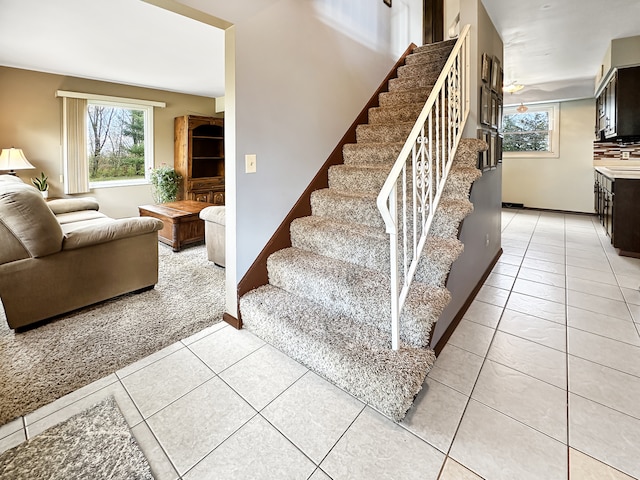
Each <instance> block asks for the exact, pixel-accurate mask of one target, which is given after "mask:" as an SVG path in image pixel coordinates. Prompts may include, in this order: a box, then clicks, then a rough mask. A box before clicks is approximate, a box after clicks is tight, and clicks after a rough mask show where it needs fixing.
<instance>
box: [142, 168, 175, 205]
mask: <svg viewBox="0 0 640 480" xmlns="http://www.w3.org/2000/svg"><path fill="white" fill-rule="evenodd" d="M150 180H151V185H152V187H153V188H152V194H153V199H154V201H155V202H156V203H167V202H175V201H176V197H177V196H178V189H179V187H180V180H182V177H181V176H180V174H178V172H176V171H175V170H174V169H173V168H172V167H169V166H167V165H162V166H161V167H158V168H154V169H152V170H151V175H150Z"/></svg>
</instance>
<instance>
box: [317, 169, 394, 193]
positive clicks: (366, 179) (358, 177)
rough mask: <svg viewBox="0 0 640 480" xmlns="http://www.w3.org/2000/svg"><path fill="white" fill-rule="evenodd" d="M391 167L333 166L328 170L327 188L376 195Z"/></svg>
mask: <svg viewBox="0 0 640 480" xmlns="http://www.w3.org/2000/svg"><path fill="white" fill-rule="evenodd" d="M391 165H392V164H391V163H388V164H377V165H376V164H373V165H334V166H332V167H331V168H329V188H330V189H332V190H340V191H344V192H351V193H374V194H378V193H379V192H380V190H381V189H382V185H384V182H385V181H386V180H387V177H388V176H389V172H390V171H391Z"/></svg>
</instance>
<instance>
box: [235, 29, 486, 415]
mask: <svg viewBox="0 0 640 480" xmlns="http://www.w3.org/2000/svg"><path fill="white" fill-rule="evenodd" d="M453 43H454V41H449V42H442V43H440V44H432V45H429V46H424V47H418V48H416V49H415V50H414V51H413V53H412V54H411V55H409V56H408V57H407V58H406V63H405V65H404V66H401V67H399V68H398V71H397V77H396V78H392V79H391V80H390V81H389V82H388V86H387V88H388V91H386V92H384V93H381V94H380V95H379V105H380V106H379V107H374V108H371V109H370V110H369V115H368V123H367V124H361V125H358V127H357V130H356V143H354V144H347V145H345V146H344V148H343V161H344V163H343V164H339V165H334V166H332V167H331V168H330V169H329V179H328V180H329V188H325V189H320V190H316V191H314V192H313V193H312V194H311V215H310V216H308V217H303V218H298V219H296V220H294V221H293V222H292V223H291V229H290V233H291V247H290V248H285V249H283V250H280V251H277V252H275V253H273V254H271V255H270V256H269V258H268V260H267V270H268V273H269V284H268V285H263V286H261V287H259V288H257V289H255V290H252V291H250V292H248V293H247V294H245V295H244V296H243V297H242V298H241V300H240V310H241V314H242V320H243V325H244V326H245V327H246V328H247V329H249V330H251V331H253V332H254V333H255V334H256V335H258V336H260V337H261V338H263V339H264V340H265V341H267V342H269V343H271V344H272V345H274V346H275V347H276V348H278V349H280V350H282V351H283V352H285V353H286V354H287V355H289V356H291V357H292V358H294V359H296V360H298V361H299V362H301V363H303V364H304V365H306V366H308V367H309V368H310V369H311V370H313V371H315V372H316V373H318V374H319V375H321V376H323V377H324V378H326V379H327V380H329V381H331V382H333V383H334V384H336V385H338V386H339V387H341V388H343V389H344V390H346V391H347V392H349V393H351V394H352V395H354V396H356V397H357V398H359V399H360V400H362V401H363V402H366V403H367V404H369V405H370V406H372V407H373V408H375V409H377V410H379V411H380V412H382V413H383V414H385V415H387V416H388V417H390V418H392V419H393V420H396V421H400V420H402V418H403V417H404V416H405V414H406V412H407V410H408V409H409V408H410V407H411V405H412V404H413V399H414V398H415V396H416V395H417V394H418V392H419V391H420V389H421V388H422V384H423V382H424V379H425V377H426V375H427V373H428V372H429V370H430V368H431V366H432V365H433V362H434V360H435V354H434V352H433V350H431V348H430V347H429V345H430V339H431V332H432V330H433V326H434V324H435V322H436V321H437V320H438V318H439V317H440V315H441V313H442V311H443V310H444V308H445V307H446V306H447V304H448V303H449V301H450V293H449V291H448V290H447V289H446V282H447V278H448V275H449V271H450V269H451V265H452V263H453V262H454V261H456V259H457V258H458V256H459V255H460V254H461V252H462V250H463V245H462V243H461V242H460V240H459V239H458V232H459V228H460V224H461V222H462V221H463V220H464V218H465V217H466V216H467V215H468V214H469V213H470V212H471V211H472V210H473V205H472V204H471V202H470V201H469V192H470V189H471V185H472V184H473V182H475V181H476V180H477V179H478V178H479V177H480V176H481V175H482V172H480V170H478V169H477V168H476V164H477V162H478V152H479V151H485V150H486V149H487V144H486V143H485V142H483V141H480V140H477V139H462V140H461V141H460V144H459V145H458V147H457V150H456V151H455V156H454V157H453V161H452V166H451V170H450V172H449V176H448V179H447V183H446V184H445V187H444V191H443V194H442V198H441V200H440V203H439V205H438V209H437V210H436V213H435V217H434V219H433V223H432V225H431V230H430V231H429V235H428V237H427V242H426V246H425V248H424V250H423V253H422V257H421V260H420V262H419V264H418V267H417V270H416V273H415V277H414V279H415V281H414V283H413V284H412V286H411V289H410V290H409V293H408V295H407V299H406V303H405V307H404V311H403V313H402V315H401V327H400V341H401V342H400V348H399V349H398V350H397V351H394V350H392V349H391V321H390V318H391V302H390V298H391V287H390V285H391V279H390V274H389V272H390V270H389V265H390V248H389V235H388V234H387V233H386V230H385V225H384V222H383V220H382V216H381V215H380V212H379V210H378V208H377V205H376V198H377V196H378V193H379V192H380V190H381V188H382V186H383V184H384V182H385V181H386V179H387V176H388V174H389V172H390V170H391V167H392V165H393V164H394V162H395V160H396V158H397V157H398V155H399V152H400V150H401V149H402V146H403V145H404V142H405V140H406V138H407V136H408V134H409V132H410V131H411V129H412V127H413V124H414V122H415V120H416V119H417V118H418V115H419V113H420V111H421V110H422V108H423V106H424V104H425V101H426V100H427V97H428V96H429V94H430V92H431V85H432V84H433V83H434V82H435V79H436V78H438V75H439V73H440V70H442V68H443V65H444V64H445V62H446V59H447V57H448V55H449V53H450V52H451V50H452V48H453ZM443 144H446V142H445V141H443ZM408 188H409V187H408ZM399 191H402V190H401V189H399ZM407 210H408V213H407V212H405V213H406V214H407V215H411V211H412V210H411V209H407ZM407 244H408V245H411V244H412V242H411V239H408V241H407ZM409 254H410V255H411V254H412V252H409ZM402 262H403V258H402V257H401V256H400V258H399V263H400V264H401V266H402Z"/></svg>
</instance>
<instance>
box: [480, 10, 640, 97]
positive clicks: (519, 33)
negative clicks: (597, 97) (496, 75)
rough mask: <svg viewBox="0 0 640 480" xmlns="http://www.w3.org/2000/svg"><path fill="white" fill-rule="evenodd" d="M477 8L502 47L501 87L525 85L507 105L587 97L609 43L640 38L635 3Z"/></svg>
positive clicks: (592, 87)
mask: <svg viewBox="0 0 640 480" xmlns="http://www.w3.org/2000/svg"><path fill="white" fill-rule="evenodd" d="M482 3H483V4H484V6H485V8H486V9H487V12H488V13H489V16H490V17H491V19H492V21H493V23H494V24H495V26H496V28H497V30H498V32H500V36H501V37H502V40H503V42H504V62H503V64H504V75H505V84H508V83H509V82H512V81H513V82H517V83H520V84H523V85H525V88H524V89H523V90H521V91H520V93H518V94H513V101H512V102H510V101H509V98H505V103H507V104H508V103H520V102H521V101H522V102H524V103H527V102H531V101H545V100H565V99H573V98H586V97H592V96H593V94H594V88H595V84H594V78H595V75H596V72H598V71H599V70H600V64H601V63H602V60H603V58H604V56H605V53H606V51H607V48H608V46H609V45H610V43H611V40H613V39H616V38H625V37H631V36H635V35H640V0H606V1H603V0H526V1H522V0H520V1H514V0H482ZM507 96H509V95H508V94H507Z"/></svg>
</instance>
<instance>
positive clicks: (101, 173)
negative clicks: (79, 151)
mask: <svg viewBox="0 0 640 480" xmlns="http://www.w3.org/2000/svg"><path fill="white" fill-rule="evenodd" d="M87 130H88V132H87V141H88V146H87V161H88V163H89V181H90V182H105V181H114V180H117V181H123V180H139V179H144V178H145V110H140V109H135V108H126V107H120V106H112V105H105V104H100V103H92V102H89V104H88V108H87Z"/></svg>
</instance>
